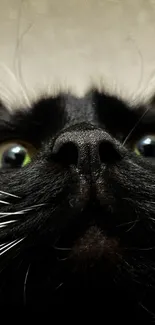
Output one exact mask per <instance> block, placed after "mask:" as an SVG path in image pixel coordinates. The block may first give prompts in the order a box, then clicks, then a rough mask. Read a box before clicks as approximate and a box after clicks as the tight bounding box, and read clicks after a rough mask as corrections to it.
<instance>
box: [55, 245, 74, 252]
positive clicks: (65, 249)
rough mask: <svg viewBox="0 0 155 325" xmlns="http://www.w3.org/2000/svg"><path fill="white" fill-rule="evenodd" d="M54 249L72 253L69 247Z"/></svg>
mask: <svg viewBox="0 0 155 325" xmlns="http://www.w3.org/2000/svg"><path fill="white" fill-rule="evenodd" d="M52 247H53V248H54V249H56V250H58V251H71V248H68V247H57V246H52Z"/></svg>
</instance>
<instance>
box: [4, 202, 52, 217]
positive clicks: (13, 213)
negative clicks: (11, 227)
mask: <svg viewBox="0 0 155 325" xmlns="http://www.w3.org/2000/svg"><path fill="white" fill-rule="evenodd" d="M43 205H46V204H45V203H41V204H36V205H32V206H30V207H29V208H27V209H24V210H19V211H12V212H0V218H4V217H8V216H11V215H21V214H24V213H25V212H28V211H31V210H33V209H35V208H38V207H40V206H43Z"/></svg>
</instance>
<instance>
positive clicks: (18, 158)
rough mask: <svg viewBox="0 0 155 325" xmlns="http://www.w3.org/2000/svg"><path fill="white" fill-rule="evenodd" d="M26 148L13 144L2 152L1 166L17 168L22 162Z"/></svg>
mask: <svg viewBox="0 0 155 325" xmlns="http://www.w3.org/2000/svg"><path fill="white" fill-rule="evenodd" d="M26 154H27V150H26V149H25V148H24V147H23V146H22V145H18V144H14V145H13V146H11V147H10V148H8V149H7V150H5V151H4V152H3V154H2V158H1V165H2V167H3V168H17V167H21V166H22V165H23V163H24V160H25V157H26Z"/></svg>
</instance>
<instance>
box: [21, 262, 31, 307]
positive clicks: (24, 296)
mask: <svg viewBox="0 0 155 325" xmlns="http://www.w3.org/2000/svg"><path fill="white" fill-rule="evenodd" d="M30 266H31V264H29V266H28V268H27V271H26V275H25V279H24V293H23V298H24V305H26V285H27V279H28V275H29V271H30Z"/></svg>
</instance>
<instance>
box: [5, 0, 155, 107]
mask: <svg viewBox="0 0 155 325" xmlns="http://www.w3.org/2000/svg"><path fill="white" fill-rule="evenodd" d="M91 83H96V84H98V85H100V86H102V87H103V88H105V89H106V90H107V89H108V91H109V92H112V93H116V94H119V95H121V96H122V97H125V98H127V99H130V100H135V99H136V100H137V99H138V100H140V101H141V100H143V99H146V98H148V97H149V96H150V95H151V94H152V92H155V0H0V97H1V98H2V99H3V100H5V101H6V103H7V105H11V106H16V105H19V103H20V102H21V101H22V103H23V105H26V103H28V102H29V100H30V99H31V98H32V97H34V96H38V95H39V94H40V93H41V92H46V93H51V92H53V90H54V91H55V90H56V89H60V88H72V89H73V90H74V92H77V93H78V94H82V93H83V92H84V91H85V89H86V88H87V87H88V86H89V85H90V84H91Z"/></svg>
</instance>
